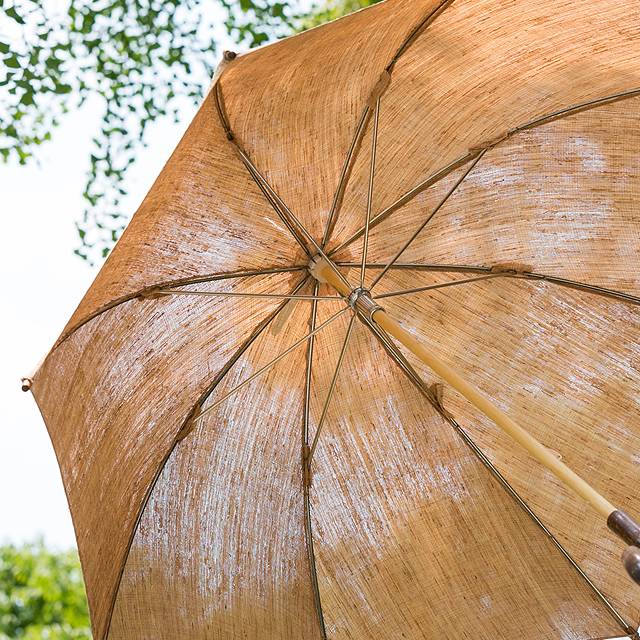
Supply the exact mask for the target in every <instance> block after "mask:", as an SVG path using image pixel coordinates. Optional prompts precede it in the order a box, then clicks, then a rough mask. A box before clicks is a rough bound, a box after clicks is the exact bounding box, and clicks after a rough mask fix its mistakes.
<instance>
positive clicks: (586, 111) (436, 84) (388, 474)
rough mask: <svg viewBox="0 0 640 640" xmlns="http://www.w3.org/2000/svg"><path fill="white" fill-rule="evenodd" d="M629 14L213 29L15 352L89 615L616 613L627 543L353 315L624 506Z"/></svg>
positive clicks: (469, 7)
mask: <svg viewBox="0 0 640 640" xmlns="http://www.w3.org/2000/svg"><path fill="white" fill-rule="evenodd" d="M639 35H640V10H639V9H638V8H637V7H636V6H635V5H634V4H633V3H629V2H628V0H591V2H589V3H588V5H587V4H585V3H576V2H568V1H564V2H562V1H561V2H558V1H556V2H551V1H550V0H536V1H535V2H534V1H526V0H520V1H517V2H516V1H506V0H499V1H498V0H455V1H454V2H451V1H445V2H442V1H441V0H439V1H434V0H420V1H417V0H412V1H408V0H387V1H386V2H383V3H380V4H378V5H375V6H373V7H371V8H369V9H367V10H364V11H361V12H358V13H356V14H353V15H351V16H348V17H346V18H344V19H341V20H338V21H336V22H334V23H332V24H330V25H325V26H323V27H319V28H317V29H314V30H311V31H308V32H305V33H303V34H300V35H298V36H295V37H293V38H290V39H287V40H282V41H279V42H277V43H274V44H272V45H269V46H267V47H265V48H263V49H260V50H258V51H253V52H251V53H248V54H246V55H241V56H237V57H234V56H232V55H229V56H227V58H228V59H227V60H226V61H225V64H226V66H225V68H224V70H223V71H222V73H219V74H217V78H216V82H215V84H214V86H213V88H212V90H211V91H210V92H209V94H208V96H207V98H206V100H205V101H204V103H203V105H202V107H201V108H200V111H199V113H198V115H197V116H196V118H195V120H194V122H193V123H192V125H191V126H190V128H189V130H188V131H187V133H186V134H185V136H184V138H183V140H182V141H181V143H180V144H179V146H178V148H177V149H176V151H175V152H174V154H173V156H172V157H171V159H170V160H169V162H168V164H167V166H166V167H165V169H164V170H163V172H162V173H161V175H160V177H159V178H158V180H157V181H156V183H155V184H154V186H153V188H152V190H151V192H150V193H149V195H148V196H147V198H146V199H145V201H144V203H143V204H142V206H141V208H140V209H139V211H138V212H137V213H136V215H135V216H134V218H133V220H132V221H131V223H130V225H129V227H128V229H127V231H126V232H125V234H124V235H123V237H122V239H121V240H120V242H119V243H118V245H117V246H116V248H115V249H114V251H113V253H112V255H111V256H110V257H109V259H108V260H107V262H106V264H105V266H104V267H103V269H102V270H101V272H100V273H99V275H98V277H97V279H96V281H95V282H94V284H93V286H92V287H91V289H90V290H89V292H88V293H87V294H86V296H85V298H84V299H83V301H82V302H81V304H80V306H79V307H78V309H77V311H76V313H75V314H74V316H73V317H72V319H71V320H70V322H69V324H68V326H67V327H66V329H65V331H64V332H63V334H62V336H61V337H60V339H59V340H58V342H57V343H56V344H55V346H54V347H53V349H52V350H51V352H50V353H49V354H48V356H47V357H46V359H45V360H44V362H43V364H42V365H41V366H40V368H39V369H38V370H37V372H36V373H35V374H34V375H33V377H32V380H31V381H30V384H31V388H32V390H33V391H34V394H35V397H36V400H37V402H38V404H39V406H40V409H41V411H42V414H43V416H44V418H45V421H46V423H47V427H48V429H49V433H50V435H51V439H52V441H53V444H54V447H55V450H56V454H57V457H58V460H59V463H60V467H61V470H62V476H63V481H64V484H65V488H66V492H67V496H68V499H69V504H70V507H71V512H72V515H73V519H74V525H75V530H76V536H77V540H78V548H79V552H80V557H81V560H82V564H83V570H84V576H85V582H86V586H87V595H88V598H89V606H90V612H91V619H92V628H93V633H94V637H95V638H96V640H105V639H107V638H108V639H109V640H120V639H125V638H126V639H133V638H157V639H160V638H162V639H167V640H169V639H174V638H178V637H185V638H193V639H205V638H207V639H209V638H274V639H282V638H296V639H302V638H314V639H318V638H323V637H326V638H330V639H347V638H413V639H418V638H434V639H435V638H474V639H487V640H489V639H496V638H504V639H512V638H523V637H527V638H532V639H538V638H540V639H541V638H549V639H551V638H554V639H555V638H563V639H569V638H571V639H574V638H575V639H597V638H610V637H614V636H620V635H625V634H626V635H629V636H634V637H636V636H635V632H634V629H636V628H637V626H638V622H639V621H640V620H639V618H640V604H639V603H640V600H639V599H638V590H637V589H638V587H637V586H635V585H634V584H633V583H632V582H631V580H630V579H629V577H628V576H627V575H626V573H625V572H624V569H623V568H622V566H621V565H620V561H619V556H620V553H621V552H622V550H623V549H624V544H623V543H621V542H620V541H619V540H618V539H617V538H616V537H615V535H614V534H613V533H612V532H611V531H609V530H608V529H607V527H606V525H605V523H604V521H603V520H602V518H601V517H599V515H598V514H597V513H596V512H595V511H593V510H591V509H590V508H589V505H588V504H587V503H586V502H584V501H583V500H581V499H580V498H579V497H577V496H575V495H574V494H573V493H572V492H571V491H569V490H568V489H567V488H566V487H565V486H564V485H563V484H562V483H561V482H560V481H559V480H557V479H556V477H555V476H554V475H552V474H551V473H550V472H549V471H548V470H547V469H546V468H545V467H543V466H542V465H540V464H538V463H537V462H536V461H535V460H533V459H532V458H531V457H530V456H529V454H528V453H527V452H525V451H523V450H522V449H521V448H519V447H518V446H517V445H516V444H515V443H514V442H513V441H512V440H511V439H510V438H509V437H507V436H505V434H504V433H503V432H502V431H501V430H500V429H499V428H498V427H496V426H495V424H494V423H493V422H492V421H491V420H489V419H488V418H487V417H486V416H485V415H484V414H483V413H481V412H480V411H478V410H477V409H476V407H475V406H474V405H473V404H471V403H470V402H469V401H468V400H467V399H466V398H465V397H463V396H462V395H461V394H460V393H458V392H457V391H455V390H454V389H452V388H451V387H449V386H447V385H442V384H441V379H440V377H439V376H438V375H436V374H434V373H433V372H432V371H431V369H429V368H428V367H427V366H425V364H424V363H423V361H422V360H420V359H418V358H416V357H415V356H414V355H413V354H412V353H411V352H410V351H408V350H406V349H404V347H402V346H400V345H399V343H398V342H396V340H395V339H394V338H393V337H391V336H390V335H389V334H387V333H386V331H385V330H384V329H382V328H381V327H380V326H379V325H378V324H377V323H376V322H375V319H374V317H373V315H374V313H375V309H377V307H378V306H379V307H382V308H384V310H385V311H386V313H388V314H389V316H392V317H394V318H396V319H397V320H399V321H400V322H401V324H402V325H403V326H404V327H405V328H406V329H407V330H408V331H409V332H411V334H412V335H414V336H415V337H416V338H419V339H420V340H422V341H423V342H424V344H426V345H428V348H429V349H432V350H433V351H434V352H435V353H437V354H438V356H439V358H441V360H442V361H444V362H445V363H446V365H447V366H449V367H451V369H453V370H455V371H456V372H457V373H458V374H460V376H462V377H463V378H464V379H465V380H467V381H469V383H470V384H472V385H473V386H474V387H475V388H476V389H478V390H479V391H480V392H481V393H482V394H484V395H485V396H487V397H488V398H490V399H491V401H492V402H493V403H494V404H495V405H496V406H497V407H498V408H499V410H501V411H502V412H504V413H505V414H507V415H508V416H509V417H510V418H511V419H513V420H514V421H515V422H517V423H518V424H519V425H521V426H522V427H524V428H525V429H526V430H527V431H529V432H530V433H531V434H532V435H533V436H534V437H535V438H536V439H537V440H538V441H539V442H540V443H542V445H544V447H545V448H548V450H550V451H552V452H553V454H554V456H556V457H558V458H561V459H562V462H563V463H566V464H567V465H568V466H569V467H570V468H571V469H573V471H575V472H576V473H577V474H578V475H579V476H580V477H581V478H583V479H584V480H585V481H586V482H588V483H589V484H590V485H592V486H593V487H594V488H595V489H596V490H597V491H598V492H600V493H601V494H602V495H604V496H605V497H606V500H608V501H610V502H611V503H612V504H614V505H615V506H616V508H620V509H625V510H626V511H628V512H629V513H638V512H640V499H639V496H638V478H639V471H640V466H639V465H640V457H638V451H640V430H639V429H638V422H637V416H638V414H639V412H640V401H639V398H640V393H639V392H640V353H639V351H638V344H639V341H640V307H639V305H640V297H639V292H640V242H639V240H640V214H639V212H638V204H637V203H638V201H639V200H640V154H639V152H638V150H639V148H640V127H639V124H640V49H639V48H638V36H639ZM319 254H322V255H324V256H325V258H326V261H325V262H324V264H325V265H326V264H328V265H330V267H329V268H330V270H331V272H332V273H333V274H334V277H335V278H337V279H338V281H339V282H342V283H343V285H344V287H346V291H347V292H355V293H353V296H355V298H353V299H350V298H351V297H352V295H351V294H349V295H345V296H343V295H341V293H340V289H339V287H338V290H336V288H335V287H333V286H331V285H330V284H328V283H326V282H324V281H323V278H320V279H318V278H317V277H315V276H317V274H316V273H315V272H313V269H312V272H313V273H312V272H310V270H309V263H310V261H311V259H312V258H314V256H317V255H319ZM362 291H365V292H366V299H367V300H370V304H371V305H372V309H371V313H369V314H367V313H364V312H362V308H361V307H358V306H357V305H355V304H353V302H354V300H355V299H356V298H357V297H358V295H359V293H358V292H360V293H362ZM213 294H215V295H213ZM362 300H365V298H362ZM350 302H351V303H352V304H350ZM296 345H297V346H296ZM280 356H282V357H280ZM274 360H277V361H276V362H275V363H274ZM263 369H264V370H263ZM255 374H259V375H255ZM254 375H255V377H253V376H254Z"/></svg>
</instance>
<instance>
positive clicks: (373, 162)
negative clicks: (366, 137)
mask: <svg viewBox="0 0 640 640" xmlns="http://www.w3.org/2000/svg"><path fill="white" fill-rule="evenodd" d="M379 117H380V98H378V99H377V100H376V111H375V116H374V120H373V140H372V142H371V170H370V172H369V192H368V194H367V221H366V223H365V226H364V244H363V246H362V267H361V269H360V286H361V287H364V274H365V272H366V270H367V249H368V248H369V223H370V222H371V201H372V199H373V175H374V173H375V169H376V147H377V142H378V119H379Z"/></svg>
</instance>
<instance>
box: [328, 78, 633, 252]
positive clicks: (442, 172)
mask: <svg viewBox="0 0 640 640" xmlns="http://www.w3.org/2000/svg"><path fill="white" fill-rule="evenodd" d="M639 95H640V88H638V89H631V90H629V91H623V92H621V93H613V94H611V95H608V96H605V97H603V98H596V99H595V100H589V101H588V102H581V103H580V104H577V105H572V106H570V107H567V108H566V109H560V110H559V111H554V112H553V113H551V114H548V115H545V116H542V117H540V118H536V119H535V120H530V121H529V122H526V123H525V124H522V125H518V126H517V127H514V128H513V129H510V130H509V131H508V132H507V133H506V135H505V136H504V137H503V138H501V139H499V140H498V141H495V140H492V141H490V142H489V143H487V144H486V146H485V147H484V148H483V149H474V150H473V151H470V152H468V153H465V154H464V155H463V156H460V157H459V158H457V159H456V160H453V161H452V162H450V163H449V164H448V165H447V166H445V167H443V168H442V169H439V170H438V171H436V173H434V174H432V175H431V176H429V177H428V178H427V179H426V180H423V181H422V182H421V183H420V184H418V185H417V186H416V187H414V188H413V189H411V190H410V191H408V192H407V193H405V194H404V195H403V196H400V198H398V199H397V200H396V201H395V202H394V203H393V204H391V205H389V206H388V207H387V208H386V209H385V210H384V211H382V212H380V213H379V214H378V215H377V216H375V217H374V218H373V219H372V220H371V226H372V227H374V226H375V225H377V224H378V223H379V222H382V220H383V219H384V218H386V217H387V216H388V215H389V214H390V213H392V211H393V210H394V209H395V208H397V207H399V206H401V205H403V204H405V203H406V202H408V201H409V200H411V199H412V198H413V197H415V196H416V195H417V194H418V193H419V192H420V191H422V190H423V189H426V188H427V187H430V186H431V185H432V184H434V183H436V182H437V181H438V180H440V179H442V178H444V177H445V176H446V175H448V174H449V173H451V171H453V170H454V169H457V168H458V167H460V166H462V165H463V164H465V163H466V162H469V160H471V159H472V158H474V157H475V156H476V155H477V154H478V153H480V151H486V150H487V149H489V148H493V147H497V146H499V145H500V144H502V143H503V142H505V141H507V140H508V139H509V138H511V137H512V136H514V135H516V134H517V133H521V132H523V131H526V130H528V129H533V128H535V127H539V126H542V125H544V124H547V123H549V122H551V121H553V120H557V119H559V118H563V117H565V116H569V115H572V114H574V113H579V112H580V111H588V110H589V109H593V108H595V107H598V106H600V105H603V104H607V103H609V102H618V101H619V100H627V99H629V98H634V97H637V96H639ZM363 233H364V227H362V228H361V229H359V230H358V231H356V233H354V234H353V235H351V236H350V237H349V238H347V239H346V240H345V241H344V242H342V243H341V244H339V245H338V246H337V247H336V248H335V249H333V250H332V251H331V253H330V254H329V255H335V254H336V253H338V252H339V251H340V250H342V249H344V248H345V247H346V246H347V245H349V244H351V243H352V242H354V241H355V240H357V239H358V238H359V237H360V236H361V235H362V234H363Z"/></svg>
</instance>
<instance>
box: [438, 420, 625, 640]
mask: <svg viewBox="0 0 640 640" xmlns="http://www.w3.org/2000/svg"><path fill="white" fill-rule="evenodd" d="M444 417H445V419H446V420H447V422H449V424H451V425H452V426H453V428H454V429H455V430H456V432H457V433H458V434H459V435H460V437H461V438H462V439H463V440H464V442H465V444H466V445H467V446H468V447H469V448H470V449H471V450H472V451H473V452H474V453H475V454H476V456H477V457H478V458H479V459H480V461H481V462H482V464H484V465H485V466H486V467H487V468H488V469H489V470H490V471H491V473H492V474H493V475H494V476H495V478H496V479H497V480H498V482H499V483H500V484H501V485H502V486H503V487H504V488H505V489H506V490H507V491H508V493H509V494H510V495H511V497H512V498H513V499H514V500H515V501H516V502H517V503H518V505H519V506H520V507H521V508H522V509H523V510H524V511H525V512H526V514H527V515H528V516H529V517H530V518H531V519H532V520H533V521H534V522H535V523H536V524H537V525H538V526H539V527H540V529H542V531H543V532H544V534H545V535H546V536H547V537H548V538H549V540H550V541H551V542H552V543H553V544H554V545H555V547H556V548H557V549H558V551H560V553H561V554H562V555H563V556H564V557H565V558H566V559H567V560H568V561H569V563H570V564H571V566H572V567H573V568H574V569H575V570H576V571H577V572H578V574H579V575H580V577H581V578H583V579H584V580H585V582H586V583H587V584H588V585H589V587H590V588H591V590H592V591H593V592H594V593H595V595H596V596H597V597H598V598H599V599H600V601H601V602H602V604H604V606H605V607H606V608H607V610H608V611H609V613H610V614H611V615H612V616H613V617H614V618H615V620H616V621H617V622H618V624H619V625H620V626H621V627H622V628H623V629H624V631H625V633H628V634H632V635H634V637H636V636H635V631H634V629H633V627H631V625H629V624H628V623H627V622H626V621H625V620H624V618H623V617H622V616H621V615H620V614H619V613H618V611H617V610H616V609H615V607H614V606H613V605H612V604H611V603H610V602H609V601H608V600H607V598H606V596H605V595H604V594H603V593H602V592H601V591H600V589H598V587H596V585H595V584H594V583H593V582H592V581H591V579H590V578H589V576H588V575H587V574H586V573H585V572H584V571H583V570H582V569H581V568H580V565H578V563H577V562H576V561H575V560H574V559H573V558H572V557H571V555H570V554H569V552H568V551H567V550H566V549H565V548H564V547H563V546H562V544H561V543H560V542H559V541H558V539H557V538H556V537H555V536H554V535H553V534H552V533H551V531H549V529H547V527H546V526H545V525H544V523H543V522H542V521H541V520H540V518H538V516H537V515H536V514H535V513H534V512H533V510H532V509H531V507H529V505H528V504H527V503H526V502H525V501H524V500H523V499H522V497H521V496H520V494H519V493H518V492H517V491H516V490H515V489H514V488H513V487H512V486H511V484H509V481H508V480H507V479H506V478H505V477H504V476H503V475H502V474H501V473H500V472H499V471H498V469H496V467H495V466H494V465H493V463H492V462H491V460H489V458H487V456H486V455H485V454H484V453H483V451H482V450H481V449H480V448H479V447H478V445H476V443H475V442H474V441H473V440H472V439H471V437H470V436H469V434H468V433H467V432H466V431H465V430H464V429H463V428H462V427H461V426H460V425H459V424H458V423H457V422H456V420H455V418H452V417H449V416H444Z"/></svg>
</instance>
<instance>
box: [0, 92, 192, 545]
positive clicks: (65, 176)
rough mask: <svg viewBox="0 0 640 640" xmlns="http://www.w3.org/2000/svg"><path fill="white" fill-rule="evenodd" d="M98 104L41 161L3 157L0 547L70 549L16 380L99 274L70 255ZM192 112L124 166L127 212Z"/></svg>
mask: <svg viewBox="0 0 640 640" xmlns="http://www.w3.org/2000/svg"><path fill="white" fill-rule="evenodd" d="M95 107H96V105H91V104H90V103H89V104H88V105H87V106H86V108H83V110H82V112H80V113H72V114H68V116H67V117H66V118H64V119H63V123H62V125H61V126H60V127H59V128H58V129H57V130H56V131H55V133H54V136H53V141H52V142H51V143H49V144H47V145H45V146H43V147H42V148H41V149H40V151H39V154H38V160H39V162H40V166H38V165H37V164H36V163H32V164H31V165H30V166H26V167H21V166H19V165H17V163H16V164H12V165H4V164H0V218H1V220H2V229H3V230H4V236H3V237H4V240H3V241H2V251H0V275H1V277H2V283H3V287H4V292H3V296H2V297H3V300H4V303H3V304H2V306H1V309H2V313H0V406H2V413H1V414H0V504H1V505H2V510H1V512H0V544H2V543H5V542H14V543H21V542H24V541H29V540H33V539H34V538H36V537H37V536H38V535H43V536H44V539H45V542H47V543H49V544H51V545H53V546H56V547H58V548H66V547H69V546H75V536H74V533H73V528H72V525H71V518H70V515H69V510H68V507H67V502H66V498H65V495H64V490H63V487H62V481H61V479H60V472H59V470H58V465H57V463H56V459H55V455H54V452H53V448H52V446H51V443H50V440H49V437H48V435H47V431H46V428H45V426H44V422H43V421H42V418H41V417H40V413H39V411H38V408H37V406H36V403H35V401H34V399H33V396H32V395H31V394H30V393H23V392H22V391H21V389H20V378H21V377H22V376H25V375H28V374H29V373H30V371H31V370H32V369H33V368H34V367H35V366H36V365H37V363H38V362H39V360H40V359H41V358H42V357H43V356H44V355H45V354H46V352H47V351H48V349H49V348H50V347H51V345H52V344H53V343H54V341H55V340H56V338H57V337H58V336H59V334H60V333H61V331H62V328H63V327H64V325H65V324H66V322H67V320H68V319H69V317H70V316H71V314H72V313H73V311H74V309H75V308H76V306H77V305H78V303H79V302H80V299H81V298H82V296H83V295H84V292H85V291H86V290H87V288H88V287H89V285H90V284H91V282H92V280H93V278H94V277H95V275H96V274H97V270H98V269H97V267H95V268H90V267H89V266H88V265H87V264H85V263H84V261H82V260H81V259H80V258H78V257H77V256H75V255H74V254H73V250H74V249H75V248H76V247H77V246H78V238H77V235H76V231H75V227H74V221H75V220H78V219H80V217H81V216H82V212H83V211H84V202H83V199H82V196H81V194H82V191H83V185H84V181H85V174H86V171H87V169H88V166H89V153H90V145H91V138H92V137H93V135H95V132H97V127H98V125H99V120H100V115H99V110H98V109H96V108H95ZM194 113H195V109H193V110H192V111H191V113H186V114H185V117H184V119H183V120H184V124H182V125H173V124H171V123H169V122H167V123H161V124H157V125H155V126H154V127H153V128H152V129H151V130H150V131H149V133H150V134H151V135H150V136H149V143H150V144H149V147H148V148H147V149H146V150H145V151H144V153H143V155H142V156H141V157H140V159H139V161H138V162H137V163H136V165H134V167H133V169H132V170H131V171H130V172H129V179H128V182H129V188H130V196H129V197H128V199H127V201H126V203H125V209H126V210H127V211H128V212H129V213H131V214H132V213H133V212H134V211H135V209H136V208H137V207H138V205H139V204H140V202H141V201H142V198H143V197H144V195H145V194H146V192H147V191H148V190H149V188H150V187H151V184H152V183H153V181H154V180H155V178H156V176H157V175H158V173H159V172H160V170H161V169H162V167H163V165H164V163H165V162H166V160H167V159H168V157H169V155H170V154H171V152H172V151H173V149H174V148H175V146H176V144H177V143H178V141H179V140H180V137H181V136H182V133H183V132H184V129H185V128H186V125H187V124H188V122H189V121H190V120H191V118H192V117H193V114H194Z"/></svg>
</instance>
